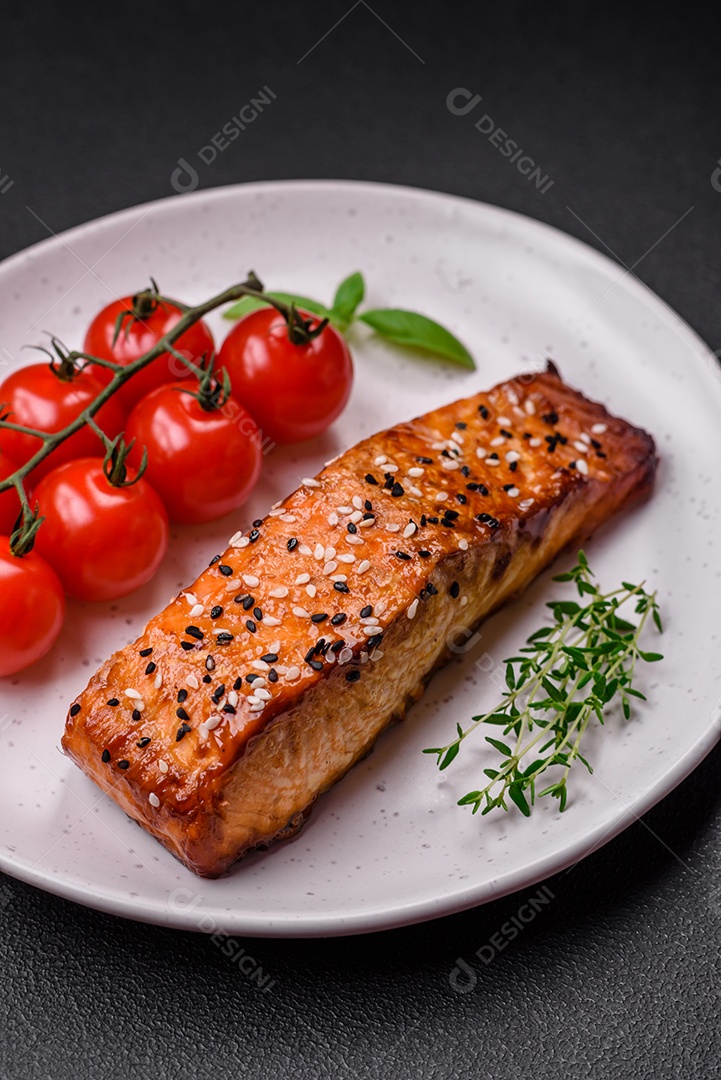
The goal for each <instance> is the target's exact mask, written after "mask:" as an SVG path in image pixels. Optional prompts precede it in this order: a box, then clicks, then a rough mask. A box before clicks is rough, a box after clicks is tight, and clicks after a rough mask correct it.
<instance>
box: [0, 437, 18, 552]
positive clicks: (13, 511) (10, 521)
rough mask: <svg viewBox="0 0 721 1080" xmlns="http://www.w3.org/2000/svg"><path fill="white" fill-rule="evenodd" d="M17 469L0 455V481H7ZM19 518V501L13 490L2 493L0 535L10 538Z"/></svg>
mask: <svg viewBox="0 0 721 1080" xmlns="http://www.w3.org/2000/svg"><path fill="white" fill-rule="evenodd" d="M17 468H18V466H17V463H16V462H15V461H13V460H12V459H11V458H9V457H8V456H7V454H3V453H0V480H7V478H8V476H12V474H13V473H14V472H16V471H17ZM19 516H20V500H19V499H18V497H17V493H16V492H15V490H14V489H13V488H10V490H9V491H3V493H2V494H1V495H0V535H3V536H5V535H7V536H10V535H11V533H12V531H13V529H14V528H15V523H16V521H17V519H18V517H19Z"/></svg>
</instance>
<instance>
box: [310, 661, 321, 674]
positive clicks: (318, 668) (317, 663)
mask: <svg viewBox="0 0 721 1080" xmlns="http://www.w3.org/2000/svg"><path fill="white" fill-rule="evenodd" d="M310 666H311V667H312V668H313V671H322V670H323V661H322V660H311V661H310Z"/></svg>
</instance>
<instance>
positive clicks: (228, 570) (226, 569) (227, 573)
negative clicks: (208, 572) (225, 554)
mask: <svg viewBox="0 0 721 1080" xmlns="http://www.w3.org/2000/svg"><path fill="white" fill-rule="evenodd" d="M218 569H219V570H220V572H221V574H222V575H223V577H230V575H231V574H232V573H233V567H232V566H228V564H227V563H223V564H222V566H219V567H218Z"/></svg>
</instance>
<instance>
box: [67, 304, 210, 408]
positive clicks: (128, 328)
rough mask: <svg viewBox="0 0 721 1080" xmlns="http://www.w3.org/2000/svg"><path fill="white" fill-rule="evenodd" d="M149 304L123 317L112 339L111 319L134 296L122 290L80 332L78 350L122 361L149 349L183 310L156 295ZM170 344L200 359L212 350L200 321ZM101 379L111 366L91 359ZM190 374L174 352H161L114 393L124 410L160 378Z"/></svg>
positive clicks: (163, 380)
mask: <svg viewBox="0 0 721 1080" xmlns="http://www.w3.org/2000/svg"><path fill="white" fill-rule="evenodd" d="M150 306H151V307H152V310H151V311H150V312H149V313H148V314H144V315H143V317H142V318H141V319H132V318H128V319H125V320H124V322H123V325H122V328H121V330H120V333H119V334H118V337H117V340H116V342H115V344H114V345H113V336H114V334H115V327H116V321H117V318H118V316H119V315H121V314H122V313H123V312H124V311H131V310H132V308H133V297H132V296H126V297H125V298H124V299H122V300H116V301H115V302H114V303H112V304H108V306H107V307H105V308H103V310H102V311H100V312H98V314H97V315H96V316H95V318H94V319H93V321H92V322H91V324H90V326H89V327H88V330H87V333H86V335H85V344H84V346H83V351H84V352H86V353H90V355H91V356H97V357H99V359H101V360H112V361H113V362H114V363H116V364H122V365H123V366H127V365H128V364H132V363H133V362H134V361H135V360H138V359H139V358H140V357H141V356H143V355H144V354H145V353H147V352H149V351H150V350H151V349H152V348H153V346H154V345H155V344H157V342H158V341H159V339H160V338H161V337H163V335H164V334H167V333H168V331H169V330H172V329H173V327H174V326H175V324H176V323H177V322H178V321H179V319H180V318H181V316H182V314H183V312H182V311H181V309H180V308H179V307H177V306H176V305H175V304H171V303H168V302H166V301H159V302H157V303H156V304H155V306H154V307H153V305H152V304H151V305H150ZM173 348H175V349H177V351H178V352H180V353H182V354H183V356H185V357H186V358H187V359H189V360H192V361H193V362H194V363H196V364H198V365H199V364H200V362H201V361H202V360H203V358H204V357H205V356H207V355H210V353H212V352H213V350H214V348H215V343H214V341H213V335H212V334H211V332H210V330H209V329H208V327H207V325H206V324H205V323H204V322H202V321H201V322H197V323H195V324H194V325H193V326H191V327H190V329H189V330H186V331H185V333H184V334H183V335H182V336H181V337H179V338H178V340H177V341H176V342H175V344H174V346H173ZM88 370H90V371H92V372H93V374H94V375H95V377H96V378H98V379H100V380H101V381H102V382H103V383H108V382H110V380H111V378H112V372H111V371H110V369H109V368H103V367H100V366H99V365H90V367H89V369H88ZM186 373H187V374H190V373H189V372H187V370H186V369H185V368H184V367H183V365H182V363H181V362H180V360H178V359H177V357H174V356H171V355H170V354H169V353H161V355H160V356H159V357H158V358H157V360H154V361H153V362H152V364H150V365H149V366H148V367H146V368H143V370H142V371H139V372H138V373H137V375H135V376H134V377H133V378H132V379H130V380H129V381H128V382H127V383H126V384H125V386H123V387H121V389H120V390H119V391H118V396H119V397H120V399H121V401H122V402H123V404H124V405H125V408H126V410H127V411H128V412H130V410H131V409H132V408H133V407H134V406H135V405H136V404H137V403H138V402H139V401H140V400H141V399H142V398H144V397H145V396H146V395H147V394H149V393H150V392H151V391H152V390H155V389H156V388H157V387H158V386H162V385H163V384H164V383H169V382H175V381H176V380H178V379H182V378H184V377H185V375H186Z"/></svg>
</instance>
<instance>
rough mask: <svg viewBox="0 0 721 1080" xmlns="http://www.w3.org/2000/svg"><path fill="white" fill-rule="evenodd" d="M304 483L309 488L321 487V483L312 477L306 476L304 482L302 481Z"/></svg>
mask: <svg viewBox="0 0 721 1080" xmlns="http://www.w3.org/2000/svg"><path fill="white" fill-rule="evenodd" d="M302 483H304V484H305V486H306V487H309V488H319V487H320V483H319V481H318V480H314V479H313V477H311V476H304V477H303V480H302Z"/></svg>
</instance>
